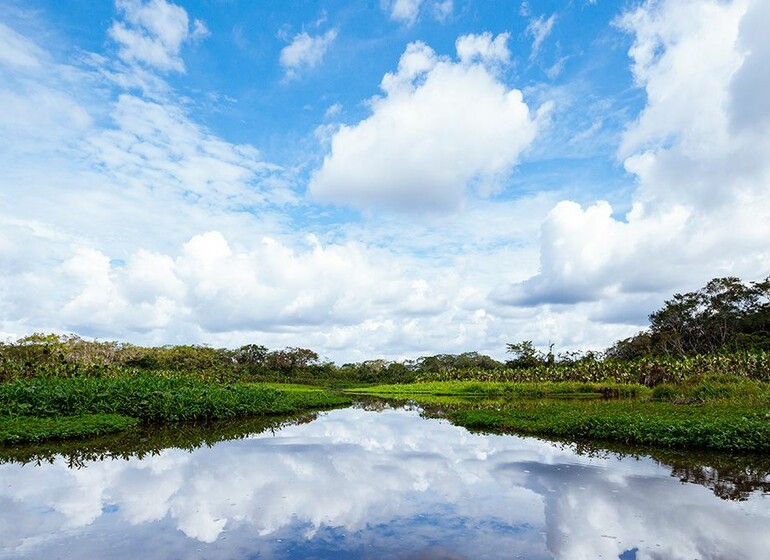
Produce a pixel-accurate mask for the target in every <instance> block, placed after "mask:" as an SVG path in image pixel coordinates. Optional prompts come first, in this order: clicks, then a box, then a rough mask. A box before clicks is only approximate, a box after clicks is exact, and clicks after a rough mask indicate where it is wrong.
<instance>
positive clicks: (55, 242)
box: [0, 0, 770, 362]
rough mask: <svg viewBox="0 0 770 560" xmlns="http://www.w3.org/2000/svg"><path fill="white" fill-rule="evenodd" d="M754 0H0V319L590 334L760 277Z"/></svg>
mask: <svg viewBox="0 0 770 560" xmlns="http://www.w3.org/2000/svg"><path fill="white" fill-rule="evenodd" d="M763 23H764V24H766V23H770V13H768V8H767V6H766V3H763V2H761V1H759V0H733V1H730V2H716V1H711V0H659V1H655V2H651V1H650V2H639V1H635V2H631V1H629V2H623V3H618V2H608V1H605V0H595V1H588V0H580V1H573V2H536V1H530V2H487V1H483V2H482V1H460V0H455V1H451V0H449V1H446V0H445V1H439V0H394V1H386V0H383V1H381V2H380V1H373V2H368V3H348V2H246V1H237V0H229V1H228V0H220V1H214V0H211V1H204V2H182V1H180V2H177V3H173V2H168V1H166V0H152V1H146V0H118V1H116V2H115V3H112V2H86V1H76V0H72V1H67V2H43V1H36V0H29V1H24V2H17V1H13V0H0V107H2V110H1V111H0V165H2V168H3V169H4V170H5V173H4V174H3V176H2V177H0V226H1V229H0V266H1V267H2V270H3V275H2V279H0V334H2V335H3V336H4V337H6V338H11V339H13V338H15V337H19V336H23V335H25V334H29V333H30V332H34V331H41V330H43V331H56V332H65V333H66V332H75V333H78V334H80V335H83V336H88V337H97V338H101V339H104V338H107V339H119V340H125V341H131V342H136V343H141V344H167V343H208V344H213V345H217V346H230V347H232V346H237V345H240V344H243V343H246V342H259V343H262V344H266V345H268V346H271V347H280V346H285V345H291V346H303V347H311V348H314V349H316V350H318V351H319V352H320V353H321V354H322V355H324V356H325V357H328V358H330V359H333V360H336V361H340V362H341V361H356V360H362V359H367V358H374V357H387V358H393V359H400V358H406V357H415V356H418V355H425V354H433V353H439V352H452V353H457V352H463V351H471V350H477V351H482V352H485V353H490V354H492V355H495V356H497V357H501V356H502V353H503V351H504V348H505V343H506V342H511V341H518V340H533V341H534V342H535V344H536V345H538V346H540V347H547V345H548V344H549V343H554V344H555V345H556V349H557V351H558V350H567V349H577V348H580V349H601V348H604V347H606V346H607V345H609V344H610V343H612V342H613V341H614V340H616V339H618V338H622V337H625V336H628V335H630V334H633V333H634V332H636V331H637V330H639V329H640V328H642V327H643V326H644V325H645V323H646V316H647V314H648V313H650V312H651V311H653V310H654V309H656V308H658V307H659V306H660V305H661V304H662V302H663V301H664V299H666V298H667V297H670V296H671V295H672V294H673V293H674V292H675V291H681V290H690V289H695V288H698V287H700V286H701V285H703V284H705V282H706V281H708V280H709V279H710V278H712V277H715V276H724V275H737V276H740V277H742V278H744V279H746V280H754V279H759V278H764V277H765V276H767V275H768V273H770V253H769V251H768V243H767V241H766V239H768V238H770V236H769V235H768V234H770V231H768V230H770V225H768V224H770V219H768V218H770V202H769V201H770V196H768V195H770V163H769V162H770V157H768V154H770V144H768V138H769V137H770V135H768V134H767V132H768V126H769V125H770V122H769V121H770V102H767V101H766V99H770V77H768V70H767V68H766V64H763V63H762V62H761V61H762V60H763V57H764V56H765V55H767V54H770V41H768V39H767V38H765V34H764V33H763V32H762V31H761V29H762V24H763Z"/></svg>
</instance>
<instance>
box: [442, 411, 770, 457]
mask: <svg viewBox="0 0 770 560" xmlns="http://www.w3.org/2000/svg"><path fill="white" fill-rule="evenodd" d="M449 417H450V419H451V420H452V421H453V422H454V423H456V424H458V425H461V426H465V427H467V428H471V429H484V430H506V431H513V432H516V433H526V434H543V435H550V436H559V437H569V438H581V439H592V440H599V441H602V440H604V441H619V442H622V443H631V444H653V445H656V446H662V447H696V448H704V449H722V450H731V451H739V450H743V451H745V450H751V451H768V450H770V407H765V408H763V409H756V408H753V407H747V406H743V405H734V404H729V403H719V404H712V405H709V406H706V405H697V408H694V405H676V404H672V403H662V402H633V401H631V402H619V401H615V402H574V401H573V402H569V401H567V402H565V401H561V402H553V401H520V402H516V403H510V405H509V406H507V407H506V408H505V409H500V410H487V409H485V410H458V411H455V412H452V413H451V414H450V415H449Z"/></svg>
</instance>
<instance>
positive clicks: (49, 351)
mask: <svg viewBox="0 0 770 560" xmlns="http://www.w3.org/2000/svg"><path fill="white" fill-rule="evenodd" d="M649 320H650V326H649V327H648V328H647V329H645V330H643V331H641V332H639V333H637V334H636V335H634V336H632V337H629V338H626V339H624V340H619V341H617V342H616V343H615V344H613V345H612V346H611V347H609V348H607V349H606V350H605V351H603V352H591V351H589V352H561V353H558V354H554V352H553V346H551V347H549V349H548V351H547V352H542V351H540V350H538V349H537V348H536V347H535V346H534V344H533V343H532V341H529V340H525V341H521V342H515V343H509V344H507V347H506V349H507V353H508V354H509V355H510V357H509V359H508V360H506V361H498V360H495V359H494V358H492V357H490V356H487V355H484V354H480V353H478V352H465V353H462V354H436V355H432V356H423V357H420V358H417V359H415V360H404V361H389V360H382V359H375V360H367V361H364V362H358V363H346V364H344V365H342V366H337V365H335V364H333V363H332V362H329V361H324V360H322V359H321V357H320V356H319V355H318V353H316V352H315V351H313V350H310V349H307V348H300V347H288V348H284V349H280V350H269V349H268V348H267V347H265V346H263V345H260V344H247V345H244V346H241V347H239V348H236V349H227V348H212V347H210V346H206V345H175V346H161V347H143V346H136V345H132V344H126V343H120V342H112V341H106V342H105V341H89V340H85V339H83V338H81V337H79V336H77V335H54V334H33V335H30V336H27V337H24V338H21V339H19V340H17V341H15V342H12V343H11V342H7V343H1V342H0V381H3V380H4V381H9V380H12V379H18V378H26V377H34V376H38V375H49V376H57V377H69V376H80V375H91V376H110V375H124V374H133V373H141V372H165V373H168V374H184V375H194V376H197V377H201V378H204V379H208V380H212V381H220V382H225V381H236V380H253V381H297V382H314V381H317V382H323V383H326V382H329V381H333V380H339V381H344V382H360V383H370V382H393V383H408V382H411V381H415V380H419V379H439V378H443V377H452V376H458V375H459V376H460V377H463V376H464V377H467V378H478V379H482V378H484V379H486V378H489V379H500V380H503V379H509V378H510V379H519V378H521V379H527V380H529V379H530V378H532V379H535V380H536V379H540V378H541V377H543V378H548V379H550V378H551V377H553V378H554V379H556V378H559V379H561V378H562V377H564V379H576V380H577V379H583V378H585V379H586V380H588V379H589V378H590V379H593V378H598V379H602V378H603V377H602V376H605V377H618V378H619V377H620V376H625V375H627V370H626V369H624V368H621V369H618V371H617V372H616V371H615V369H617V368H615V369H613V367H615V366H613V365H612V364H636V363H640V362H642V361H644V360H648V361H649V360H658V361H657V362H655V364H661V363H663V362H662V361H661V360H685V359H688V358H692V357H695V356H710V355H715V354H729V353H736V352H744V351H745V352H758V353H761V354H762V356H761V357H762V359H761V360H760V362H758V363H762V364H763V363H764V359H765V357H766V356H767V354H765V353H766V352H768V351H770V277H768V278H766V279H765V280H762V281H758V282H749V283H744V282H742V281H741V280H740V279H739V278H735V277H726V278H715V279H713V280H711V281H710V282H709V283H708V284H706V286H704V287H703V288H701V289H699V290H697V291H694V292H688V293H685V294H675V295H674V296H673V297H672V298H671V299H669V300H667V301H666V302H665V303H664V305H663V307H662V308H661V309H659V310H657V311H655V312H653V313H652V314H650V316H649ZM693 363H694V362H693ZM715 363H716V362H715ZM655 364H653V365H652V366H651V365H650V364H649V363H648V364H647V365H645V366H644V367H646V368H647V369H650V371H651V372H652V373H650V374H649V375H647V374H644V375H645V377H644V380H647V379H652V381H649V382H650V383H654V382H656V381H655V380H656V379H658V378H661V379H662V378H664V377H665V376H662V377H661V376H660V375H658V374H657V373H655V372H656V371H657V370H656V369H655V368H658V369H659V368H660V367H662V366H659V365H655ZM600 366H601V367H600ZM653 366H654V367H653ZM666 367H668V366H666ZM730 367H732V366H730ZM742 367H744V366H740V367H739V368H738V369H740V368H742ZM751 367H752V368H756V367H760V366H751ZM641 369H643V368H641ZM641 369H640V371H641ZM744 369H745V368H744ZM557 370H558V371H557ZM628 371H630V370H628ZM517 372H518V373H517ZM522 372H527V373H522ZM548 372H550V373H548ZM554 372H556V373H554ZM565 372H566V373H565ZM656 376H657V377H656ZM644 380H643V381H644ZM644 382H648V381H644Z"/></svg>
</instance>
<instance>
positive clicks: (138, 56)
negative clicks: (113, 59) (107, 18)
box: [109, 0, 209, 72]
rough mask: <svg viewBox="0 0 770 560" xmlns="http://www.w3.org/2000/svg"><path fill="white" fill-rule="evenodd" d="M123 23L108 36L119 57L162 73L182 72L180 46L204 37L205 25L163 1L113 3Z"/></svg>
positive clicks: (128, 0)
mask: <svg viewBox="0 0 770 560" xmlns="http://www.w3.org/2000/svg"><path fill="white" fill-rule="evenodd" d="M115 7H116V8H117V10H118V12H119V13H121V14H122V15H123V18H124V20H123V21H115V22H113V24H112V27H110V30H109V35H110V37H111V38H112V39H113V40H114V41H115V42H116V43H117V44H118V45H119V50H118V56H119V57H120V58H121V59H123V60H124V61H126V62H129V63H135V62H138V63H141V64H145V65H147V66H150V67H153V68H155V69H158V70H162V71H172V70H173V71H175V72H184V69H185V68H184V63H183V62H182V59H181V57H180V51H181V49H182V45H183V44H184V43H186V42H189V41H194V40H197V39H201V38H203V37H206V36H207V35H208V34H209V31H208V29H207V28H206V25H205V24H204V23H203V22H202V21H201V20H199V19H196V20H193V22H192V26H191V25H190V18H189V17H188V15H187V12H186V11H185V9H184V8H182V7H181V6H177V5H176V4H171V3H169V2H166V0H116V2H115Z"/></svg>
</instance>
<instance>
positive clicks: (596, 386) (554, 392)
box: [344, 381, 650, 399]
mask: <svg viewBox="0 0 770 560" xmlns="http://www.w3.org/2000/svg"><path fill="white" fill-rule="evenodd" d="M344 392H346V393H351V394H369V395H383V396H400V397H405V398H408V397H409V396H421V395H434V396H458V397H482V398H489V399H493V398H546V397H563V398H580V397H587V398H598V397H609V398H617V397H638V396H645V395H648V394H649V393H650V389H648V388H647V387H645V386H643V385H636V384H625V383H623V384H621V383H613V382H606V383H582V382H574V381H573V382H569V381H565V382H560V383H557V382H550V381H543V382H538V383H535V382H526V383H505V382H482V381H430V382H423V383H410V384H397V385H375V386H373V387H359V388H352V389H346V390H345V391H344Z"/></svg>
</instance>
